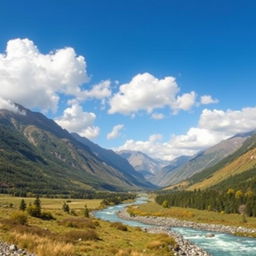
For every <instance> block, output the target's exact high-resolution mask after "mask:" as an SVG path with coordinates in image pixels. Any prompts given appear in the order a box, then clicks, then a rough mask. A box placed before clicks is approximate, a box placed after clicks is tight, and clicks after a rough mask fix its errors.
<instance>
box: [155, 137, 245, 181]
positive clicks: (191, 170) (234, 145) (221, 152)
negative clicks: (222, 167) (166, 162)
mask: <svg viewBox="0 0 256 256" xmlns="http://www.w3.org/2000/svg"><path fill="white" fill-rule="evenodd" d="M248 136H249V134H238V135H236V136H234V137H232V138H229V139H227V140H224V141H221V142H220V143H218V144H217V145H215V146H213V147H210V148H208V149H206V150H204V151H202V152H201V153H199V154H197V155H196V156H195V157H194V158H192V159H191V160H189V161H188V162H186V163H185V164H183V165H181V166H179V167H177V168H174V169H173V168H172V169H170V171H169V172H168V170H165V174H164V175H163V176H161V177H160V178H161V181H160V182H159V185H161V186H167V185H173V184H177V183H179V182H181V181H183V180H186V179H188V178H190V177H192V176H193V175H194V174H196V173H200V172H201V171H203V170H204V169H206V168H210V167H212V166H214V165H215V164H217V163H218V162H220V161H221V160H222V159H224V158H225V157H227V156H228V155H230V154H232V153H234V152H235V151H236V150H237V149H239V148H240V147H241V146H242V144H243V143H244V141H245V140H246V139H247V137H248Z"/></svg>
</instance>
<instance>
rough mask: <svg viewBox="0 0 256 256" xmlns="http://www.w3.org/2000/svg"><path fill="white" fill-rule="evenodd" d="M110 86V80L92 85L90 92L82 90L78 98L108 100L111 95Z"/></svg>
mask: <svg viewBox="0 0 256 256" xmlns="http://www.w3.org/2000/svg"><path fill="white" fill-rule="evenodd" d="M110 85H111V81H110V80H105V81H102V82H100V83H98V84H96V85H94V86H93V87H92V89H91V90H84V91H83V92H82V93H81V94H80V95H79V96H78V97H81V98H82V99H87V98H95V99H99V100H101V99H104V98H108V97H110V96H111V93H112V92H111V89H110Z"/></svg>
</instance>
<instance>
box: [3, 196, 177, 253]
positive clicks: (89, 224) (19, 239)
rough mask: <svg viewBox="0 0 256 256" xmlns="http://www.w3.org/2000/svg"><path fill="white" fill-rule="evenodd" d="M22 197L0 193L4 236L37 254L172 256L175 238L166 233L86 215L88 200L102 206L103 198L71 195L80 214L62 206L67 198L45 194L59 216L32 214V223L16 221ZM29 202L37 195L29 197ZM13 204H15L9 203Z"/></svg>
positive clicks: (91, 206)
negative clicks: (81, 197)
mask: <svg viewBox="0 0 256 256" xmlns="http://www.w3.org/2000/svg"><path fill="white" fill-rule="evenodd" d="M20 200H21V198H17V197H10V196H4V195H1V196H0V240H4V241H9V242H11V243H15V244H17V245H18V246H19V247H22V248H26V249H27V250H29V251H30V252H34V253H36V254H37V256H48V255H51V256H70V255H72V256H112V255H115V256H158V255H162V256H170V255H173V254H172V252H170V250H169V248H168V245H169V244H170V245H173V246H174V244H175V242H174V240H173V239H171V238H169V237H168V236H167V235H164V234H149V233H146V232H143V231H141V230H140V229H139V228H133V227H127V230H126V229H125V228H121V229H120V228H118V227H117V226H115V225H113V224H111V223H109V222H105V221H101V220H96V219H94V218H90V219H88V218H84V217H83V216H82V210H83V207H84V204H87V206H88V208H89V209H96V208H98V207H99V206H100V202H101V200H79V199H71V203H69V205H70V207H71V209H75V211H76V213H77V216H71V215H69V214H67V213H64V212H63V211H62V210H61V206H62V203H63V201H65V199H48V198H42V199H41V202H42V208H43V209H44V210H47V211H50V212H51V213H52V214H53V215H54V217H55V218H56V220H51V221H44V220H42V219H39V218H34V217H31V216H29V217H28V225H17V224H15V223H13V221H12V219H11V216H13V213H15V212H17V207H18V205H19V202H20ZM25 200H26V203H28V202H30V201H34V198H25ZM10 204H13V205H14V206H13V208H9V207H8V205H10ZM79 238H81V239H79Z"/></svg>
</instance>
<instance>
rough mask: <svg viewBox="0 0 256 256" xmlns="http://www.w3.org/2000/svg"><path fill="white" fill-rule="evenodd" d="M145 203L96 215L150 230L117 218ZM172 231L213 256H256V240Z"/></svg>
mask: <svg viewBox="0 0 256 256" xmlns="http://www.w3.org/2000/svg"><path fill="white" fill-rule="evenodd" d="M145 202H147V198H146V197H140V198H138V199H137V200H136V201H135V202H133V203H129V204H119V205H115V206H111V207H108V208H105V209H103V210H99V211H97V212H95V214H94V215H95V217H97V218H99V219H103V220H107V221H111V222H122V223H124V224H126V225H129V226H135V227H142V228H149V227H150V225H148V224H143V223H141V222H138V221H132V220H124V219H121V218H120V217H118V216H117V213H118V212H119V211H121V210H122V209H123V208H125V207H126V206H128V205H134V204H143V203H145ZM171 229H172V230H173V231H175V232H177V233H179V234H181V235H182V236H183V237H184V238H185V239H187V240H190V241H191V242H193V243H194V244H196V245H197V246H199V247H201V248H203V249H204V250H205V251H207V252H208V253H210V254H211V255H213V256H256V239H253V238H245V237H238V236H233V235H229V234H225V233H220V232H211V233H214V235H215V236H214V237H206V236H205V235H206V234H207V233H209V232H208V231H204V230H197V229H192V228H184V227H173V228H171Z"/></svg>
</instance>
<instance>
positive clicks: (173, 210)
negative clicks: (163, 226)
mask: <svg viewBox="0 0 256 256" xmlns="http://www.w3.org/2000/svg"><path fill="white" fill-rule="evenodd" d="M128 212H129V213H132V214H135V215H140V216H158V217H173V218H178V219H182V220H189V221H193V222H200V223H212V224H222V225H228V226H244V227H249V228H256V218H254V217H246V221H244V219H243V217H242V216H241V215H239V214H225V213H218V212H214V211H207V210H197V209H192V208H182V207H170V208H164V207H162V206H161V205H159V204H157V203H155V202H148V203H146V204H143V205H138V206H130V207H129V209H128Z"/></svg>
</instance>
